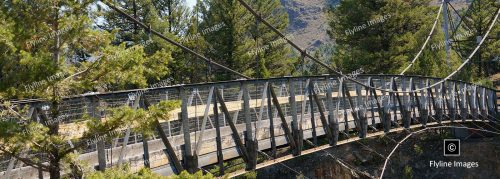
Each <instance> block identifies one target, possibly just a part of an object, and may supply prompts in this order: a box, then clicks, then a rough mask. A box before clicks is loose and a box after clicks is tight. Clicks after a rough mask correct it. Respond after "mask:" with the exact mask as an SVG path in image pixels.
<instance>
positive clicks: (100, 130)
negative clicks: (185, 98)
mask: <svg viewBox="0 0 500 179" xmlns="http://www.w3.org/2000/svg"><path fill="white" fill-rule="evenodd" d="M4 2H5V3H3V4H1V6H0V7H1V11H0V22H2V24H3V25H2V26H1V27H0V35H1V36H0V39H1V41H0V46H1V47H2V48H0V52H1V53H0V55H1V56H2V57H5V58H2V60H1V62H0V64H1V66H0V69H1V70H0V77H1V78H0V97H1V98H0V102H1V105H0V108H1V112H0V118H1V119H2V120H0V143H1V144H2V145H1V146H0V152H1V153H2V154H4V155H8V156H10V157H14V158H16V159H18V160H20V161H22V162H23V163H25V164H26V165H28V166H31V167H34V168H37V169H40V170H41V171H44V172H48V173H50V177H51V178H56V179H57V178H60V177H61V172H62V170H63V168H66V167H69V168H71V170H72V172H73V173H75V174H77V175H78V174H79V173H81V171H78V167H76V166H77V165H79V163H78V162H77V161H76V159H77V157H76V156H75V155H74V154H73V151H74V150H79V149H81V148H83V147H86V146H85V145H79V144H82V143H83V144H85V141H86V140H88V139H91V138H92V137H94V136H95V135H102V134H106V133H109V132H110V131H113V130H116V129H120V128H123V127H124V126H126V125H132V126H134V125H139V126H141V128H138V129H137V130H146V129H148V128H149V127H151V126H150V122H151V121H152V120H156V119H155V116H156V117H158V114H165V112H166V111H165V110H170V109H172V108H174V107H175V106H176V105H177V104H176V103H160V104H159V105H161V107H155V106H152V108H150V109H151V110H149V111H144V110H139V111H133V110H131V109H130V108H126V107H123V108H119V109H110V113H111V114H115V115H110V116H109V119H107V120H106V121H105V122H100V119H97V118H94V117H92V116H83V117H82V119H81V120H83V121H84V122H87V128H88V130H87V131H86V132H85V133H84V134H83V137H81V138H78V139H72V136H65V135H62V134H61V131H60V126H61V125H62V124H61V123H59V122H50V121H54V120H55V119H58V118H59V117H61V115H62V114H61V113H60V111H59V109H60V104H61V100H62V98H63V97H64V96H68V95H73V94H81V93H83V92H86V91H95V90H96V86H109V87H110V88H111V90H119V89H128V88H137V87H146V86H147V84H148V83H147V82H148V81H151V80H156V79H159V78H160V77H162V76H165V75H166V74H167V73H168V69H167V68H166V65H167V64H168V62H169V61H170V60H171V57H170V53H169V52H168V51H166V50H164V49H160V50H157V51H156V52H155V53H153V54H148V53H146V50H145V49H144V47H143V46H142V45H133V46H126V44H123V43H121V44H120V45H116V46H115V45H114V44H115V43H112V42H113V41H114V42H116V41H117V40H116V39H115V38H114V37H115V34H116V30H112V31H110V32H107V31H102V30H99V29H95V28H93V26H92V25H93V24H95V23H96V22H95V21H92V19H95V17H96V16H98V15H96V14H95V13H96V12H95V11H93V10H91V9H92V7H94V6H95V4H94V2H93V1H91V0H88V1H72V0H58V1H52V0H42V1H37V2H36V3H33V2H32V1H4ZM4 22H5V23H4ZM75 59H76V60H75ZM23 98H37V99H40V100H43V101H46V104H48V106H47V108H46V109H43V108H39V107H37V108H36V109H35V110H37V111H38V112H39V114H40V116H39V118H38V119H40V122H37V120H32V119H26V117H23V116H24V115H26V114H27V111H26V110H25V109H26V108H20V106H17V105H15V104H13V103H10V102H9V101H10V100H9V99H23ZM155 111H156V112H155ZM5 119H9V120H5ZM137 119H141V120H140V121H137ZM148 126H149V127H148ZM27 131H29V132H27ZM68 140H72V141H73V143H75V146H74V147H72V146H70V145H68V143H67V141H68ZM28 149H29V152H30V153H33V154H36V155H27V156H23V155H22V153H23V152H25V151H26V150H28ZM43 162H48V164H44V163H43Z"/></svg>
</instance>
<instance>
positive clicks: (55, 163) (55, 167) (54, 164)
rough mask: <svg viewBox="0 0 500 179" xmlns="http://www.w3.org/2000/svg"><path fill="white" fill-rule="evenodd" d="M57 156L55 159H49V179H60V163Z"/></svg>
mask: <svg viewBox="0 0 500 179" xmlns="http://www.w3.org/2000/svg"><path fill="white" fill-rule="evenodd" d="M60 160H61V159H60V158H59V156H56V158H54V159H51V160H50V161H49V164H50V169H49V174H50V179H59V178H61V168H60V166H59V162H60Z"/></svg>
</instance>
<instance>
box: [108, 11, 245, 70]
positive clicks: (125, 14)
mask: <svg viewBox="0 0 500 179" xmlns="http://www.w3.org/2000/svg"><path fill="white" fill-rule="evenodd" d="M101 2H103V3H104V4H106V5H107V6H109V7H110V8H111V9H113V10H115V11H116V12H118V13H120V14H121V15H122V16H124V17H126V18H127V19H128V20H130V21H132V22H134V23H135V24H137V25H139V26H141V27H142V28H144V29H147V30H148V31H149V32H151V33H153V34H154V35H156V36H158V37H160V38H162V39H163V40H166V41H167V42H169V43H171V44H173V45H175V46H177V47H179V48H181V49H183V50H184V51H187V52H189V53H191V54H193V55H195V56H197V57H199V58H201V59H203V60H205V61H206V62H208V63H210V64H211V65H214V66H217V67H219V68H222V69H224V70H226V71H229V72H231V73H234V74H236V75H238V76H240V77H243V78H245V79H252V78H251V77H248V76H246V75H244V74H242V73H240V72H237V71H235V70H233V69H231V68H229V67H226V66H224V65H221V64H219V63H217V62H214V61H212V60H210V59H209V58H207V57H205V56H203V55H201V54H199V53H197V52H195V51H193V50H191V49H189V48H187V47H186V46H184V45H182V44H180V43H178V42H175V41H173V40H172V39H170V38H168V37H166V36H164V35H163V34H161V33H159V32H157V31H155V30H153V29H151V27H150V26H147V25H146V24H144V23H142V22H141V21H139V20H137V19H136V18H134V17H132V16H130V15H128V14H127V13H126V12H124V11H122V10H121V9H119V8H118V7H116V6H114V5H113V4H111V3H110V2H107V1H101Z"/></svg>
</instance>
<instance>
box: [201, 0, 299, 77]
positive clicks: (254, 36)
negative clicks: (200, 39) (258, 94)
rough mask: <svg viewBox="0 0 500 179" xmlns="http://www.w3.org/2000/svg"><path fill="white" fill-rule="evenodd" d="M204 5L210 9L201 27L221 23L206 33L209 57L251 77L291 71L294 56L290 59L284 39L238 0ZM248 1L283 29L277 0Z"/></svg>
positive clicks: (283, 17)
mask: <svg viewBox="0 0 500 179" xmlns="http://www.w3.org/2000/svg"><path fill="white" fill-rule="evenodd" d="M204 4H205V5H206V6H207V7H209V9H208V10H207V12H206V14H205V16H204V21H203V23H202V26H201V27H202V28H204V29H209V28H211V27H213V26H216V25H218V24H221V23H222V24H223V25H224V26H223V28H222V29H220V30H218V31H214V32H211V33H208V34H205V39H206V41H207V43H208V48H209V50H208V53H207V55H208V56H209V57H210V58H212V59H218V60H220V63H222V64H225V65H226V66H228V67H229V68H232V69H234V70H236V71H240V72H243V73H244V74H246V75H249V76H252V77H260V78H267V77H271V76H283V75H290V74H291V72H292V70H293V65H292V62H293V61H294V60H296V59H294V58H290V56H289V52H290V49H289V47H287V46H286V45H285V44H286V42H284V41H283V40H282V39H280V38H279V36H278V35H276V34H275V33H274V32H272V31H271V30H270V29H269V28H267V27H266V26H265V25H264V24H263V23H261V22H259V21H257V20H256V18H255V17H254V16H253V15H252V14H251V13H250V12H248V11H247V10H246V9H245V8H244V7H243V6H242V5H241V4H240V3H239V2H238V1H236V0H229V1H217V0H207V1H204ZM249 4H250V5H251V6H252V8H253V9H255V10H256V11H257V12H259V14H260V15H261V16H262V17H263V18H265V19H266V20H267V21H269V22H270V23H271V24H273V25H274V26H275V27H276V28H277V29H278V30H280V31H282V32H284V31H285V29H286V27H287V26H288V15H287V12H286V11H285V10H284V9H283V7H282V5H281V3H280V1H278V0H264V1H252V2H249ZM289 38H290V36H289ZM217 74H218V75H216V78H217V79H220V80H227V79H231V75H230V74H227V73H225V72H224V73H217Z"/></svg>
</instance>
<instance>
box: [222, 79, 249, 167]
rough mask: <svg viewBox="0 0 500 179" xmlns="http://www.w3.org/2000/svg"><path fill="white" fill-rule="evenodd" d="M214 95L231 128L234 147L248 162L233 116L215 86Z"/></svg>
mask: <svg viewBox="0 0 500 179" xmlns="http://www.w3.org/2000/svg"><path fill="white" fill-rule="evenodd" d="M214 92H215V96H216V97H217V102H219V103H220V106H221V108H222V112H224V115H226V117H227V118H228V119H227V120H226V121H227V123H228V124H229V127H230V128H231V131H232V136H233V140H234V143H236V147H237V148H238V151H239V152H240V153H241V157H242V158H243V160H244V161H245V163H248V152H247V150H246V148H245V146H244V145H243V141H242V140H241V137H240V135H239V133H238V130H237V129H236V126H235V125H234V122H233V118H232V117H231V115H230V114H229V110H227V107H226V103H225V102H224V99H222V95H221V94H220V92H219V89H218V88H215V91H214Z"/></svg>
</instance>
